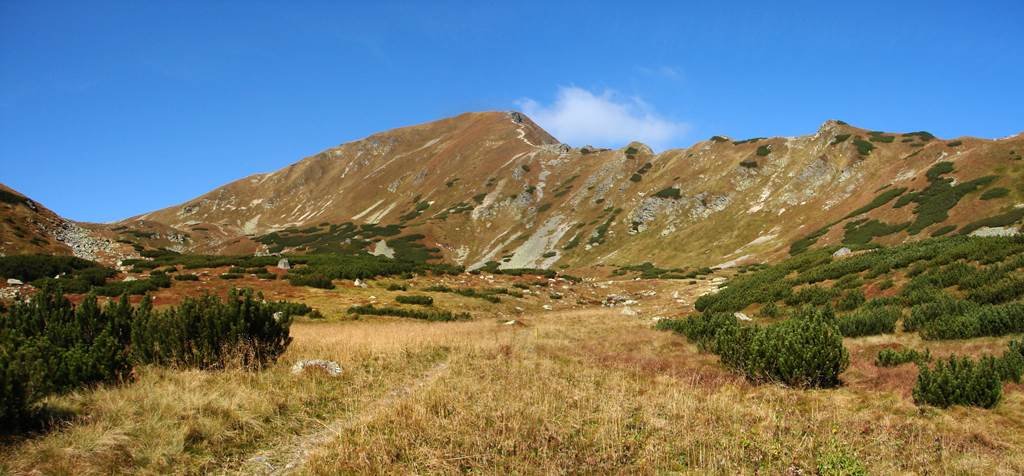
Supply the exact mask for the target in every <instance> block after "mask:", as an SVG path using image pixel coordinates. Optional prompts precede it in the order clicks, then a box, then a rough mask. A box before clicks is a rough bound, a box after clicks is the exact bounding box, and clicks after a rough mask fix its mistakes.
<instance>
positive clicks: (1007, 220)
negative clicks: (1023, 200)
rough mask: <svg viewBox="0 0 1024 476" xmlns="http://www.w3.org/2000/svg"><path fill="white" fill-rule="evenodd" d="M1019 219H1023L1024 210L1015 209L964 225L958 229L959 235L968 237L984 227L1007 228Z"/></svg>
mask: <svg viewBox="0 0 1024 476" xmlns="http://www.w3.org/2000/svg"><path fill="white" fill-rule="evenodd" d="M1021 219H1024V208H1015V209H1013V210H1010V211H1008V212H1006V213H1000V214H998V215H994V216H991V217H988V218H983V219H981V220H978V221H974V222H971V223H968V224H966V225H964V227H963V228H961V229H960V234H961V235H969V234H971V233H973V232H974V231H975V230H977V229H979V228H981V227H986V226H988V227H997V226H1009V225H1012V224H1014V223H1017V222H1018V221H1020V220H1021Z"/></svg>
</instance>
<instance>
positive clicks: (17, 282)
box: [7, 278, 25, 286]
mask: <svg viewBox="0 0 1024 476" xmlns="http://www.w3.org/2000/svg"><path fill="white" fill-rule="evenodd" d="M7 284H8V285H11V286H21V285H22V284H25V283H23V282H21V280H20V279H14V278H10V279H8V280H7Z"/></svg>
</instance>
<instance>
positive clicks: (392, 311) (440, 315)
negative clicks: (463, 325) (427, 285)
mask: <svg viewBox="0 0 1024 476" xmlns="http://www.w3.org/2000/svg"><path fill="white" fill-rule="evenodd" d="M347 312H348V313H349V314H362V315H371V316H393V317H408V318H412V319H422V320H425V321H459V320H466V319H469V313H466V312H463V313H458V314H453V313H452V312H450V311H441V310H432V311H421V310H418V309H402V308H397V307H374V306H373V304H369V305H366V306H352V307H350V308H348V311H347Z"/></svg>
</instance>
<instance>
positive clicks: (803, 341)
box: [658, 308, 849, 387]
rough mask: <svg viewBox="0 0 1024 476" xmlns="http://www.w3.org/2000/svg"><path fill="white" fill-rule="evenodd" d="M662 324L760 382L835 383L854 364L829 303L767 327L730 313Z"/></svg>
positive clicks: (792, 383)
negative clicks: (748, 323)
mask: <svg viewBox="0 0 1024 476" xmlns="http://www.w3.org/2000/svg"><path fill="white" fill-rule="evenodd" d="M658 328H660V329H666V330H673V331H675V332H678V333H681V334H683V335H685V336H686V337H687V338H688V339H690V340H691V341H693V342H694V343H696V344H697V345H699V346H700V347H701V348H703V349H705V350H708V351H711V352H714V353H717V354H718V355H719V356H720V357H721V359H722V363H723V364H724V365H726V366H728V367H730V368H732V369H734V370H736V371H738V372H741V373H743V374H744V375H745V376H746V377H747V378H749V379H751V380H752V381H755V382H781V383H784V384H786V385H791V386H795V387H830V386H834V385H837V384H838V383H839V374H840V373H842V371H843V370H845V369H846V367H847V366H849V354H848V353H847V351H846V348H844V347H843V336H842V335H841V334H840V332H839V329H838V328H837V327H836V324H835V316H833V314H832V311H831V310H829V309H827V308H826V309H812V308H806V309H803V310H801V311H799V312H798V313H797V314H796V315H795V316H794V317H792V318H790V319H788V320H786V321H783V322H781V323H778V324H773V325H770V326H767V327H756V326H741V325H739V323H738V321H737V320H736V318H735V317H733V316H732V315H731V314H728V313H717V314H710V315H698V316H691V317H689V318H687V319H685V320H681V321H659V322H658Z"/></svg>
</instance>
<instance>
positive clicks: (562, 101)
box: [517, 86, 690, 149]
mask: <svg viewBox="0 0 1024 476" xmlns="http://www.w3.org/2000/svg"><path fill="white" fill-rule="evenodd" d="M517 104H518V105H519V107H521V108H522V110H523V112H524V113H526V115H527V116H530V118H531V119H533V120H534V121H536V122H537V124H539V125H540V126H541V127H543V128H544V129H546V130H547V131H548V132H550V133H551V134H553V135H554V136H555V137H557V138H558V140H561V141H563V142H566V143H568V144H572V145H575V146H582V145H584V144H593V145H597V146H606V147H619V146H622V145H625V144H627V143H629V142H630V141H634V140H636V141H640V142H643V143H645V144H648V145H650V146H651V147H654V148H655V149H658V148H660V147H664V146H668V145H671V143H672V142H673V141H674V140H676V139H679V138H680V137H682V136H683V135H684V134H685V133H686V132H687V130H689V128H690V127H689V125H687V124H686V123H683V122H674V121H671V120H668V119H665V118H663V117H661V116H659V115H658V114H656V113H655V112H654V110H653V108H652V107H651V106H649V105H648V104H647V103H645V102H644V101H643V100H641V99H640V98H636V97H632V98H623V97H621V96H620V95H618V94H617V93H615V92H614V91H611V90H606V91H604V92H603V93H601V94H600V95H597V94H594V93H591V92H590V91H588V90H586V89H583V88H579V87H575V86H572V87H560V88H558V96H557V97H556V98H555V102H554V103H552V104H551V105H543V104H540V103H538V102H537V101H535V100H533V99H530V98H526V99H523V100H521V101H518V102H517Z"/></svg>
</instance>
